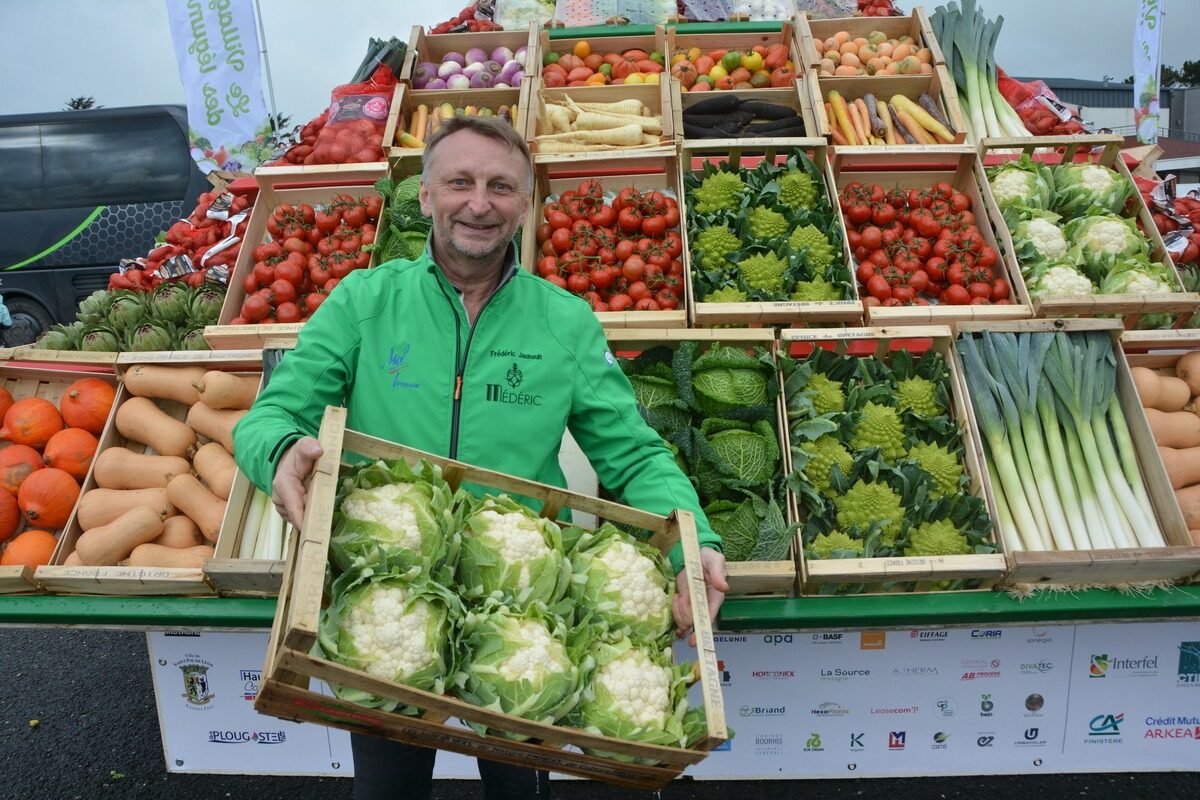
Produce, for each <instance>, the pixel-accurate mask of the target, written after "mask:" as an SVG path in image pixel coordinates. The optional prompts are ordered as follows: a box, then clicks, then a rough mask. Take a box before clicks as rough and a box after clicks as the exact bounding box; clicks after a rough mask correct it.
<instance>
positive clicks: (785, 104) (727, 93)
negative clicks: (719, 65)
mask: <svg viewBox="0 0 1200 800" xmlns="http://www.w3.org/2000/svg"><path fill="white" fill-rule="evenodd" d="M671 86H672V91H673V92H674V93H675V94H674V101H673V106H674V111H675V123H674V129H675V136H676V138H677V139H680V140H681V141H682V142H683V143H684V144H689V145H696V144H707V145H722V146H726V147H747V148H752V147H753V146H754V143H755V142H759V141H765V142H767V143H770V142H772V141H774V140H777V139H779V138H781V136H776V135H773V134H769V135H762V136H739V135H738V134H736V133H735V134H731V135H728V136H725V137H723V138H721V137H696V136H692V135H690V134H689V132H688V127H689V122H688V117H689V116H690V112H689V109H693V108H695V107H696V106H698V105H699V106H700V108H701V109H703V108H704V107H705V106H704V105H701V104H705V103H708V104H710V105H711V104H712V102H713V101H718V102H720V100H721V99H722V98H737V101H738V105H739V106H740V105H741V104H743V103H745V102H746V101H757V102H762V103H771V104H773V105H776V106H779V107H780V108H781V109H788V110H790V111H792V112H793V113H794V114H795V116H796V119H797V120H798V121H799V122H800V123H802V125H803V127H804V133H803V136H804V137H814V136H819V135H820V134H819V133H818V132H817V123H816V119H815V117H813V113H812V107H811V106H810V104H809V99H808V91H807V90H806V89H805V86H804V83H803V81H802V80H800V79H797V80H796V81H795V82H793V83H792V84H791V85H789V86H786V87H780V88H766V89H726V90H723V91H719V92H687V91H682V90H681V88H680V82H679V81H678V80H676V79H672V81H671ZM781 113H782V112H781ZM724 115H727V114H724ZM755 119H760V120H761V119H762V118H760V117H756V118H755ZM750 124H758V123H756V122H753V121H751V123H750Z"/></svg>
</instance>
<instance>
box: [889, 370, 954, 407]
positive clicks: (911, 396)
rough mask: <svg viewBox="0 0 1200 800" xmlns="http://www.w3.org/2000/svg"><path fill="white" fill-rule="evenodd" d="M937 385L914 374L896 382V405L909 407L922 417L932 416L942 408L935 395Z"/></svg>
mask: <svg viewBox="0 0 1200 800" xmlns="http://www.w3.org/2000/svg"><path fill="white" fill-rule="evenodd" d="M936 391H937V387H936V386H934V384H933V381H931V380H929V379H927V378H922V377H920V376H919V375H914V376H913V377H911V378H904V379H903V380H901V381H899V382H898V383H897V387H896V405H898V406H899V407H900V408H901V409H906V408H911V409H912V410H913V413H915V414H918V415H920V416H922V417H933V416H937V415H938V414H941V413H942V411H943V410H944V409H943V408H942V404H941V403H939V402H938V401H937V397H936V396H935V394H936Z"/></svg>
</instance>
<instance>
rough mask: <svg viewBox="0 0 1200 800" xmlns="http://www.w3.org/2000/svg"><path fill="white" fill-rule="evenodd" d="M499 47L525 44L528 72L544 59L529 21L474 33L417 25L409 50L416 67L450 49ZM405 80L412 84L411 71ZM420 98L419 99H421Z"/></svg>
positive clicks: (489, 49) (438, 59) (436, 61)
mask: <svg viewBox="0 0 1200 800" xmlns="http://www.w3.org/2000/svg"><path fill="white" fill-rule="evenodd" d="M497 47H507V48H508V49H509V50H512V51H513V52H514V53H515V52H516V51H517V50H518V49H520V48H522V47H524V48H526V51H527V56H526V62H525V63H526V65H527V68H526V69H525V76H526V77H529V76H531V75H533V74H534V70H533V69H532V68H528V65H532V64H535V63H541V55H540V53H539V50H538V30H537V27H536V26H535V25H533V24H532V23H530V25H529V27H528V28H524V29H518V30H510V31H476V32H475V33H426V32H425V29H424V28H423V27H421V26H420V25H414V26H413V28H412V35H411V36H410V37H409V40H408V51H409V53H411V54H413V55H412V59H411V63H412V66H413V68H414V69H415V68H416V67H417V66H418V65H420V64H422V63H430V64H435V65H436V64H441V63H442V59H443V58H444V57H445V56H446V55H447V54H448V53H458V54H459V55H465V54H466V52H467V51H468V50H471V49H472V48H479V49H481V50H484V51H485V52H487V53H488V54H489V55H490V54H491V53H492V52H493V51H494V50H495V49H496V48H497ZM404 77H405V80H407V81H408V82H409V87H410V89H411V88H412V87H411V82H412V73H411V72H410V73H409V74H407V75H405V76H404ZM412 91H414V92H416V93H417V95H420V94H421V93H423V92H425V91H428V90H426V89H412ZM435 91H448V92H451V93H455V92H472V91H483V92H487V91H500V90H490V89H482V90H479V89H445V90H442V89H438V90H435ZM417 102H420V101H419V100H418V101H417ZM450 102H453V103H454V105H456V106H459V105H466V102H465V101H464V102H461V103H459V102H455V101H450ZM385 141H386V140H385Z"/></svg>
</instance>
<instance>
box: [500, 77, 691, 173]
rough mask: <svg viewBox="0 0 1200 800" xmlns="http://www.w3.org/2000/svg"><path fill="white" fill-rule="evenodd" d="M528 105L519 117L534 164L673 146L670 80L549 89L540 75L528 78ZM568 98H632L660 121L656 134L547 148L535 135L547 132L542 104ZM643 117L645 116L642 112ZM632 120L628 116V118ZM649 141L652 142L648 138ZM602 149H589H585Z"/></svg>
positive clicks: (596, 100) (607, 100) (615, 100)
mask: <svg viewBox="0 0 1200 800" xmlns="http://www.w3.org/2000/svg"><path fill="white" fill-rule="evenodd" d="M527 82H528V84H529V93H528V96H527V100H528V106H527V107H525V106H523V107H522V108H521V110H520V112H519V115H518V116H519V118H520V119H521V120H523V122H522V123H521V126H522V129H523V130H524V133H525V141H526V142H528V143H529V150H530V152H531V153H533V161H534V163H535V164H537V163H541V162H560V161H577V160H589V159H593V158H597V157H599V158H603V157H611V156H621V155H627V154H628V155H641V154H643V153H656V154H657V153H662V152H665V151H667V150H673V149H674V147H675V130H674V127H673V126H674V121H675V120H674V112H673V110H672V107H671V82H670V81H668V80H662V81H661V82H659V83H639V84H619V85H617V86H568V87H562V88H551V87H548V86H546V85H545V84H544V83H543V82H542V80H541V79H540V78H531V79H528V81H527ZM567 99H570V100H571V101H572V102H575V103H620V102H622V101H625V100H636V101H638V102H639V103H641V104H642V107H643V108H644V109H649V111H650V113H651V116H653V117H656V118H657V119H658V120H659V121H660V124H661V128H662V132H661V133H660V134H657V135H656V134H652V133H643V134H642V136H643V139H642V142H640V143H638V144H633V143H632V140H631V143H630V144H629V145H620V146H618V145H574V144H567V145H565V146H564V147H565V148H570V149H564V148H555V149H554V150H549V149H547V148H546V147H543V146H542V145H541V144H539V142H538V136H539V134H546V133H551V132H552V131H550V130H549V129H548V128H547V127H546V125H547V124H548V120H547V118H546V114H545V111H546V104H547V103H556V104H559V105H562V104H564V103H565V102H566V100H567ZM643 118H648V117H645V116H644V115H643ZM631 120H632V118H631ZM652 140H653V141H652ZM592 147H596V148H603V149H599V150H592V149H588V148H592Z"/></svg>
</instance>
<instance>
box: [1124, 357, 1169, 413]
mask: <svg viewBox="0 0 1200 800" xmlns="http://www.w3.org/2000/svg"><path fill="white" fill-rule="evenodd" d="M1129 374H1130V376H1131V377H1132V378H1133V385H1134V386H1135V387H1136V388H1137V393H1138V398H1139V399H1140V400H1141V401H1142V407H1143V408H1158V399H1159V396H1160V394H1161V391H1162V390H1161V389H1160V388H1159V387H1160V385H1161V378H1160V376H1159V374H1158V373H1157V372H1155V371H1154V370H1152V369H1147V368H1146V367H1133V368H1132V369H1130V370H1129Z"/></svg>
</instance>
